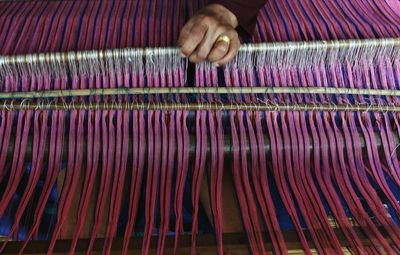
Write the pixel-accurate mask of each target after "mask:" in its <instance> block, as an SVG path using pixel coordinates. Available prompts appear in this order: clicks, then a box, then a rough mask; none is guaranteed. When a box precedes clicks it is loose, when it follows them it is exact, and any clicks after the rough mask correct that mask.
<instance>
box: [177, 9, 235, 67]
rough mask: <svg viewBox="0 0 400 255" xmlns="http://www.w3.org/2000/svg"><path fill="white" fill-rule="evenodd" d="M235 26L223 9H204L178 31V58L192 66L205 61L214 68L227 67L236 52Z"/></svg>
mask: <svg viewBox="0 0 400 255" xmlns="http://www.w3.org/2000/svg"><path fill="white" fill-rule="evenodd" d="M237 26H238V21H237V19H236V16H235V15H234V14H233V13H232V12H231V11H229V10H228V9H227V8H225V7H224V6H222V5H219V4H210V5H208V6H206V7H204V8H203V9H201V10H200V11H199V12H198V13H197V14H196V15H195V16H193V17H192V18H191V19H190V20H189V21H188V22H187V23H186V25H185V26H184V27H183V28H182V30H181V33H180V35H179V40H178V46H180V49H181V55H182V57H188V58H189V60H190V62H193V63H200V62H202V61H204V60H208V61H210V62H212V63H213V64H214V65H216V66H220V65H225V64H227V63H228V62H229V61H231V60H232V59H233V58H234V57H235V56H236V54H237V52H238V51H239V46H240V41H239V36H238V33H237V32H236V30H235V28H236V27H237Z"/></svg>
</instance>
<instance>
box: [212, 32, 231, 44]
mask: <svg viewBox="0 0 400 255" xmlns="http://www.w3.org/2000/svg"><path fill="white" fill-rule="evenodd" d="M219 42H225V43H227V44H230V43H231V38H229V36H227V35H224V34H222V35H220V36H218V38H217V41H216V42H215V43H219Z"/></svg>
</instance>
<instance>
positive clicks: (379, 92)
mask: <svg viewBox="0 0 400 255" xmlns="http://www.w3.org/2000/svg"><path fill="white" fill-rule="evenodd" d="M154 94H160V95H161V94H334V95H369V96H395V97H399V96H400V90H396V89H363V88H336V87H311V86H310V87H253V86H248V87H219V86H216V87H161V88H156V87H151V88H150V87H148V88H104V89H66V90H45V91H26V92H22V91H18V92H1V93H0V99H33V98H59V97H79V96H111V95H114V96H117V95H154Z"/></svg>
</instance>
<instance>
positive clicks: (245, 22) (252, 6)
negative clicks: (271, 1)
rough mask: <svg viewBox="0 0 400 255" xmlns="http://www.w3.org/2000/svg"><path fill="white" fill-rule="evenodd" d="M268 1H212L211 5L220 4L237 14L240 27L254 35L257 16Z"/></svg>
mask: <svg viewBox="0 0 400 255" xmlns="http://www.w3.org/2000/svg"><path fill="white" fill-rule="evenodd" d="M266 2H267V0H210V3H213V4H220V5H223V6H225V7H226V8H228V9H229V10H230V11H231V12H232V13H233V14H235V16H236V18H237V20H238V22H239V26H240V27H241V28H242V29H243V30H244V31H246V32H247V33H248V34H249V35H251V34H253V32H254V28H255V26H256V21H257V16H258V12H259V11H260V9H261V8H262V7H263V6H264V5H265V3H266Z"/></svg>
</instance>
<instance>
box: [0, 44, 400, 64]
mask: <svg viewBox="0 0 400 255" xmlns="http://www.w3.org/2000/svg"><path fill="white" fill-rule="evenodd" d="M368 46H382V47H384V46H395V47H398V46H400V38H382V39H362V40H355V39H353V40H336V41H333V40H332V41H308V42H304V41H303V42H275V43H258V44H244V45H242V46H241V48H240V51H243V52H244V51H246V52H248V51H264V52H268V51H286V50H309V49H339V48H345V47H368ZM163 54H176V55H177V56H178V54H179V48H177V47H165V48H125V49H106V50H90V51H69V52H53V53H38V54H25V55H7V56H0V65H2V64H23V63H31V64H33V63H36V62H50V61H61V62H65V61H79V60H81V59H85V60H94V59H97V60H101V59H107V58H119V57H130V56H137V55H139V56H141V55H142V56H147V55H163Z"/></svg>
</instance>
